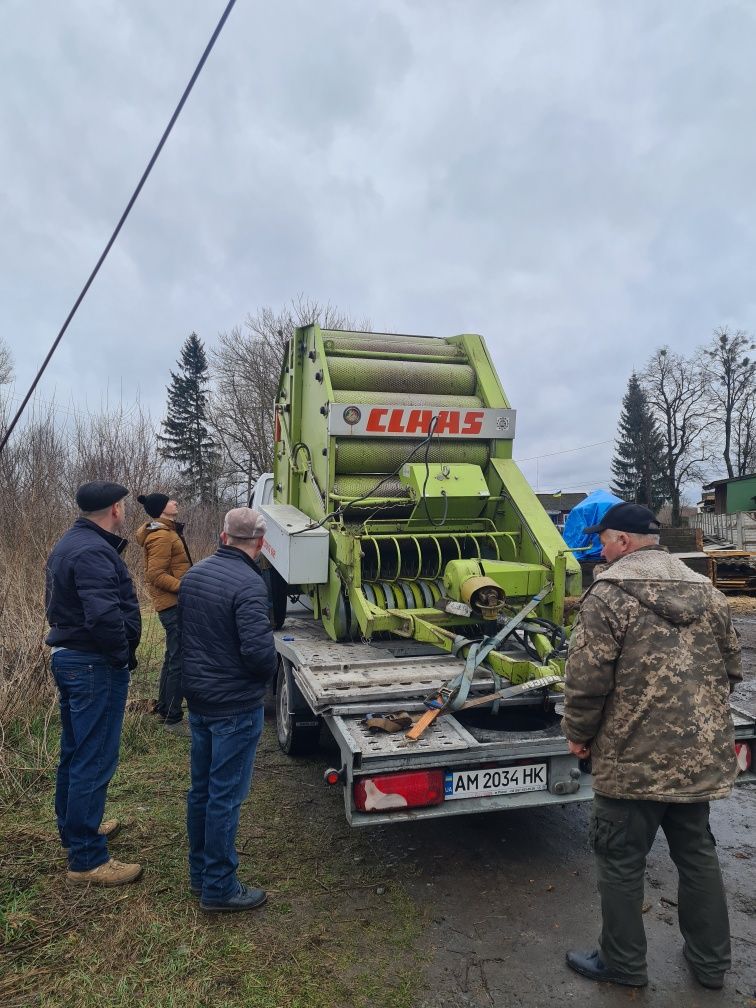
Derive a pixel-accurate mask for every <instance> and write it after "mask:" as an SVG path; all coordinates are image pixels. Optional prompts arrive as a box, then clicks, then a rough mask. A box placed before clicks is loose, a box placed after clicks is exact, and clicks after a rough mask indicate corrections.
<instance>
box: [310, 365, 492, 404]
mask: <svg viewBox="0 0 756 1008" xmlns="http://www.w3.org/2000/svg"><path fill="white" fill-rule="evenodd" d="M328 371H329V374H330V378H331V387H332V388H333V389H339V390H342V391H343V390H345V389H351V390H355V391H356V390H364V391H366V392H382V391H386V390H387V389H391V390H393V391H394V392H411V393H413V394H414V393H418V392H419V393H431V394H433V395H450V396H454V395H462V396H465V395H474V394H475V384H476V380H475V371H474V370H473V368H471V367H470V365H469V364H437V363H433V364H431V363H426V362H424V361H415V362H414V363H413V364H412V367H408V366H407V362H406V361H397V360H373V359H371V358H366V357H329V358H328Z"/></svg>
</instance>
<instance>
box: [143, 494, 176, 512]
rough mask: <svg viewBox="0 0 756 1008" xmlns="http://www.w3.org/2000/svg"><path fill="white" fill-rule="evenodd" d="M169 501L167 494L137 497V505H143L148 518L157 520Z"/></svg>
mask: <svg viewBox="0 0 756 1008" xmlns="http://www.w3.org/2000/svg"><path fill="white" fill-rule="evenodd" d="M170 499H171V498H170V497H169V496H168V494H161V493H151V494H140V495H139V496H138V497H137V500H138V501H139V503H140V504H142V505H144V510H145V511H146V512H147V514H148V515H149V516H150V518H159V517H160V515H161V514H162V513H163V511H165V505H166V504H167V503H168V501H169V500H170Z"/></svg>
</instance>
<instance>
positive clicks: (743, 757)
mask: <svg viewBox="0 0 756 1008" xmlns="http://www.w3.org/2000/svg"><path fill="white" fill-rule="evenodd" d="M735 759H736V760H737V761H738V773H745V772H746V770H750V769H751V763H752V759H753V757H752V754H751V747H750V745H749V744H748V743H747V742H736V743H735Z"/></svg>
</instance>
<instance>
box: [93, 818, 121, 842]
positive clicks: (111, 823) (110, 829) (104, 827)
mask: <svg viewBox="0 0 756 1008" xmlns="http://www.w3.org/2000/svg"><path fill="white" fill-rule="evenodd" d="M122 825H123V823H122V822H121V820H120V819H103V820H102V822H101V823H100V828H99V829H98V830H97V832H98V833H99V834H100V836H104V837H107V838H108V839H110V838H111V837H114V836H115V835H116V833H118V831H119V830H120V829H121V826H122Z"/></svg>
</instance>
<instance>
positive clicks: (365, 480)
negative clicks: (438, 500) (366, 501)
mask: <svg viewBox="0 0 756 1008" xmlns="http://www.w3.org/2000/svg"><path fill="white" fill-rule="evenodd" d="M380 478H381V477H380V475H375V474H373V475H372V476H352V475H348V474H347V475H339V476H337V477H336V482H335V483H334V485H333V491H332V493H331V496H332V497H333V498H334V499H335V500H338V501H345V502H348V501H350V500H356V499H358V498H362V497H367V496H370V498H371V499H372V498H375V497H391V498H399V497H401V498H402V499H403V500H406V501H407V503H409V487H408V486H406V485H405V484H404V483H400V482H399V480H397V479H385V480H384V481H383V482H382V483H381V485H380V486H377V484H378V482H379V480H380ZM371 491H372V492H371Z"/></svg>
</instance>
